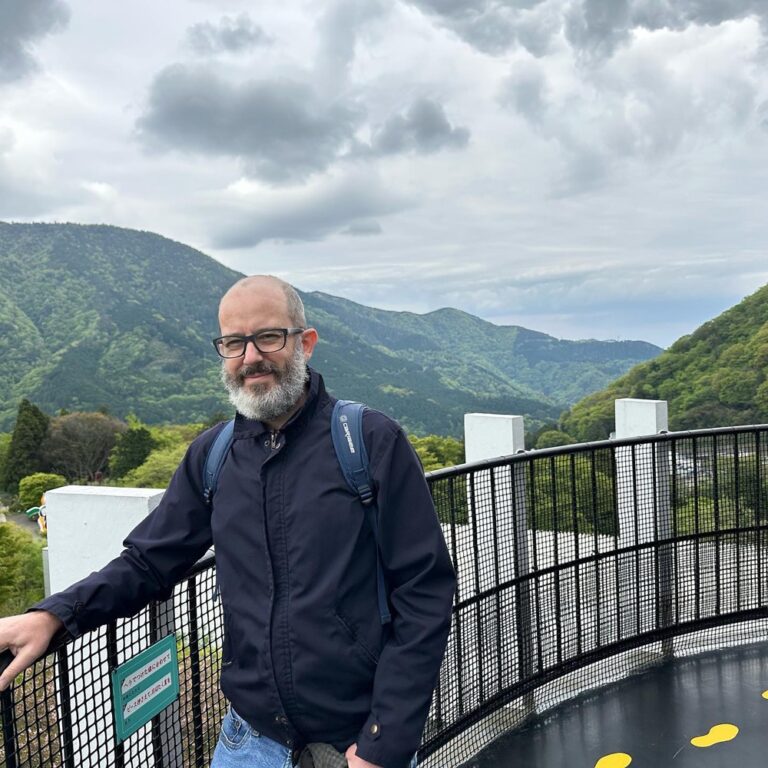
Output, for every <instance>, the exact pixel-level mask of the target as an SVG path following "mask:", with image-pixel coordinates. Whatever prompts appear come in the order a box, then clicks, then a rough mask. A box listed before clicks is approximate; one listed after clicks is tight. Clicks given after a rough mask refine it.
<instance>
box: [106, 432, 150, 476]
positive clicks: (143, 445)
mask: <svg viewBox="0 0 768 768" xmlns="http://www.w3.org/2000/svg"><path fill="white" fill-rule="evenodd" d="M154 447H155V441H154V440H153V439H152V434H151V433H150V431H149V430H148V429H147V428H146V427H143V426H139V425H137V426H132V427H130V428H129V429H127V430H126V431H125V432H122V433H120V434H119V435H118V436H117V442H116V443H115V447H114V448H113V449H112V453H111V454H110V455H109V472H110V474H111V475H112V476H113V477H116V478H117V477H123V476H124V475H126V474H127V473H128V472H130V471H131V470H132V469H136V467H140V466H141V465H142V464H143V463H144V462H145V461H146V460H147V457H148V456H149V454H150V453H152V449H153V448H154Z"/></svg>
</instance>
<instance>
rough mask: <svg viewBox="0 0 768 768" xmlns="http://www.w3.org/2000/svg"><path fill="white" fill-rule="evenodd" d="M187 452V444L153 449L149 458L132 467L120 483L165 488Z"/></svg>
mask: <svg viewBox="0 0 768 768" xmlns="http://www.w3.org/2000/svg"><path fill="white" fill-rule="evenodd" d="M186 452H187V446H186V445H177V446H174V447H173V448H163V449H160V450H155V451H152V453H150V454H149V457H148V458H147V460H146V461H145V462H144V463H143V464H142V465H141V466H140V467H137V468H136V469H132V470H131V471H130V472H129V473H128V474H127V475H126V476H125V477H124V478H123V479H122V482H121V483H120V484H121V485H123V486H126V487H127V488H165V487H167V485H168V483H169V482H170V481H171V476H172V475H173V473H174V471H175V470H176V467H178V466H179V462H180V461H181V460H182V459H183V458H184V454H185V453H186Z"/></svg>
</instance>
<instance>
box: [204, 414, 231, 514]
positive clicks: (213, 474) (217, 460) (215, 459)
mask: <svg viewBox="0 0 768 768" xmlns="http://www.w3.org/2000/svg"><path fill="white" fill-rule="evenodd" d="M234 429H235V420H234V419H231V420H230V421H228V422H227V423H226V424H225V425H224V428H223V429H222V430H221V431H220V432H219V434H218V435H216V439H215V440H214V441H213V445H212V446H211V450H210V451H208V455H207V456H206V458H205V466H204V467H203V499H204V500H205V503H206V504H210V503H211V501H212V500H213V494H214V493H216V486H217V485H218V482H219V475H220V474H221V468H222V467H223V466H224V461H225V460H226V458H227V454H228V453H229V449H230V447H231V445H232V434H233V432H234Z"/></svg>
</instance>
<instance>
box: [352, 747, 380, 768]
mask: <svg viewBox="0 0 768 768" xmlns="http://www.w3.org/2000/svg"><path fill="white" fill-rule="evenodd" d="M344 756H345V757H346V758H347V762H348V763H349V768H382V767H381V766H380V765H376V764H374V763H369V762H368V761H367V760H363V758H362V757H358V756H357V744H353V745H352V746H351V747H349V749H348V750H347V751H346V752H345V753H344Z"/></svg>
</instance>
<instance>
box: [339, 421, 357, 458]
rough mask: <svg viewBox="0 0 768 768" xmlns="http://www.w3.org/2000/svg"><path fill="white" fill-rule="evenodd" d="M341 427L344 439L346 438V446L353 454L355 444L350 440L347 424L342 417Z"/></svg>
mask: <svg viewBox="0 0 768 768" xmlns="http://www.w3.org/2000/svg"><path fill="white" fill-rule="evenodd" d="M341 426H342V427H343V428H344V437H346V438H347V445H348V446H349V452H350V453H354V452H355V443H354V441H353V440H352V434H351V433H350V431H349V424H347V417H346V416H342V417H341Z"/></svg>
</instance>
